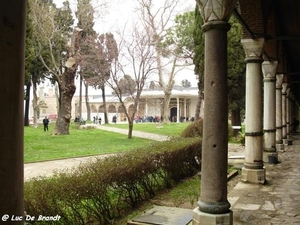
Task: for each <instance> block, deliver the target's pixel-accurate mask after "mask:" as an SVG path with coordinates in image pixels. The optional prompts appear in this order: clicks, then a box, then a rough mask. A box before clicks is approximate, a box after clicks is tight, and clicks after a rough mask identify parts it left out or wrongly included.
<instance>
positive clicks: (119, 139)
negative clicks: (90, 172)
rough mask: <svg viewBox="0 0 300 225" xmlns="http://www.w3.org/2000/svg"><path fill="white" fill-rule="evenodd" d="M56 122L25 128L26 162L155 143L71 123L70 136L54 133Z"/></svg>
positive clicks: (125, 148)
mask: <svg viewBox="0 0 300 225" xmlns="http://www.w3.org/2000/svg"><path fill="white" fill-rule="evenodd" d="M53 129H54V125H50V126H49V131H48V132H44V130H43V126H39V127H38V128H33V127H25V128H24V162H25V163H28V162H36V161H44V160H53V159H62V158H70V157H79V156H89V155H98V154H109V153H117V152H123V151H128V150H131V149H133V148H135V147H142V146H145V145H148V144H149V143H151V142H153V141H151V140H147V139H141V138H132V139H128V138H127V136H126V135H122V134H118V133H113V132H107V131H102V130H99V129H89V130H80V129H76V128H75V126H70V135H57V136H52V135H51V131H52V130H53Z"/></svg>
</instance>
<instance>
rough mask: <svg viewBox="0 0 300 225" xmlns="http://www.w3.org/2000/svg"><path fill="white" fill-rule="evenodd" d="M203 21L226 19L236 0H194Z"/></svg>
mask: <svg viewBox="0 0 300 225" xmlns="http://www.w3.org/2000/svg"><path fill="white" fill-rule="evenodd" d="M196 2H197V4H198V6H199V9H200V13H201V15H202V18H203V22H204V23H207V22H210V21H226V22H227V21H228V20H229V18H230V16H231V13H232V11H233V9H234V7H235V5H236V3H237V0H219V1H215V0H196Z"/></svg>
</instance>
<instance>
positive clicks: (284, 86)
mask: <svg viewBox="0 0 300 225" xmlns="http://www.w3.org/2000/svg"><path fill="white" fill-rule="evenodd" d="M287 86H288V84H287V83H282V91H281V92H282V94H283V95H286V90H287Z"/></svg>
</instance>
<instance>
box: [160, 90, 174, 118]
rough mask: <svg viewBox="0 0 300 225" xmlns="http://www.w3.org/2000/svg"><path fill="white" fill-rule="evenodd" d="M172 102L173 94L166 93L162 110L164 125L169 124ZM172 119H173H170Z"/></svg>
mask: <svg viewBox="0 0 300 225" xmlns="http://www.w3.org/2000/svg"><path fill="white" fill-rule="evenodd" d="M170 100H171V93H170V92H165V98H164V99H163V106H162V107H163V108H162V118H163V122H164V123H169V122H170V120H169V114H170ZM170 119H172V118H170Z"/></svg>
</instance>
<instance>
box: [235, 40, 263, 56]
mask: <svg viewBox="0 0 300 225" xmlns="http://www.w3.org/2000/svg"><path fill="white" fill-rule="evenodd" d="M241 43H242V45H243V47H244V51H245V53H246V59H260V60H262V57H261V56H262V52H263V48H264V44H265V40H264V39H263V38H259V39H242V40H241Z"/></svg>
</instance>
